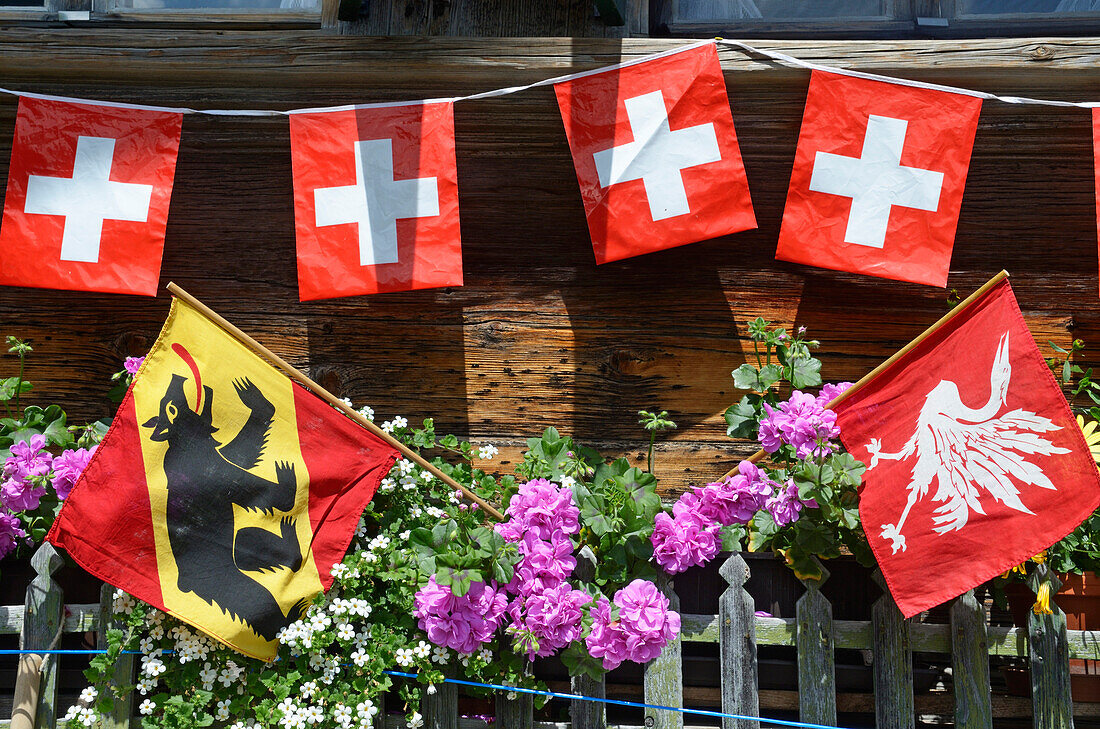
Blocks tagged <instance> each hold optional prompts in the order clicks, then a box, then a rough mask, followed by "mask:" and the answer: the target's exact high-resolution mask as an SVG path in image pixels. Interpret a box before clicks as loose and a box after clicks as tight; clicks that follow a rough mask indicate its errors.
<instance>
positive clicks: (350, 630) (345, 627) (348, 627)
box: [336, 623, 355, 640]
mask: <svg viewBox="0 0 1100 729" xmlns="http://www.w3.org/2000/svg"><path fill="white" fill-rule="evenodd" d="M336 637H337V638H339V639H340V640H355V626H353V625H352V624H351V623H340V624H339V625H337V626H336Z"/></svg>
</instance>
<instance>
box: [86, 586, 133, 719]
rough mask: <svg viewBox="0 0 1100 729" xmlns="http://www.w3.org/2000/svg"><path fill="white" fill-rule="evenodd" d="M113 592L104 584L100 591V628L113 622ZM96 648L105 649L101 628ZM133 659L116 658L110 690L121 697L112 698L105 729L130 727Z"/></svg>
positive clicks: (104, 633) (104, 638)
mask: <svg viewBox="0 0 1100 729" xmlns="http://www.w3.org/2000/svg"><path fill="white" fill-rule="evenodd" d="M114 592H115V588H114V587H113V586H111V585H106V584H105V585H103V587H102V588H101V590H100V604H99V608H100V612H99V625H100V626H108V625H111V624H112V622H113V620H112V617H111V616H112V614H113V610H114ZM96 646H97V647H98V648H100V649H106V648H107V632H106V629H105V627H101V629H100V630H99V634H98V635H97V636H96ZM134 658H135V656H134V655H133V654H123V655H121V656H119V657H118V661H117V662H116V663H115V670H114V672H113V673H112V674H111V680H110V688H111V690H112V691H118V692H119V693H120V694H121V696H115V697H114V705H113V706H112V707H111V713H109V714H107V715H105V716H104V717H103V718H102V722H103V726H104V728H105V729H128V727H129V726H130V716H131V715H132V714H133V713H134V692H133V690H129V687H130V686H133V685H134V665H135V661H134Z"/></svg>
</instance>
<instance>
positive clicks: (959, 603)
mask: <svg viewBox="0 0 1100 729" xmlns="http://www.w3.org/2000/svg"><path fill="white" fill-rule="evenodd" d="M951 657H952V660H951V666H952V672H951V677H952V679H953V682H954V684H955V725H956V726H957V727H959V729H992V727H993V709H992V705H991V703H990V688H989V642H988V641H987V640H986V615H985V608H984V607H982V606H981V605H980V604H978V601H977V599H976V598H975V597H974V591H973V590H968V591H967V592H966V594H964V595H963V596H962V597H960V598H958V599H956V600H955V602H954V604H953V605H952V606H951Z"/></svg>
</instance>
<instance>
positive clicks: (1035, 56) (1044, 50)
mask: <svg viewBox="0 0 1100 729" xmlns="http://www.w3.org/2000/svg"><path fill="white" fill-rule="evenodd" d="M1027 56H1028V60H1031V61H1053V60H1054V49H1053V48H1051V47H1050V46H1045V45H1041V44H1040V45H1037V46H1034V47H1033V48H1030V49H1028V52H1027Z"/></svg>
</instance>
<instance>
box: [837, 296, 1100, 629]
mask: <svg viewBox="0 0 1100 729" xmlns="http://www.w3.org/2000/svg"><path fill="white" fill-rule="evenodd" d="M834 410H835V411H836V413H837V424H838V425H839V426H840V429H841V440H842V441H843V442H844V446H845V448H847V449H848V451H849V452H850V453H852V455H854V456H855V457H856V458H858V459H860V460H861V461H863V462H864V463H866V464H867V471H866V473H865V475H864V478H863V486H862V488H861V492H860V501H859V514H860V520H861V521H862V523H863V528H864V531H865V532H866V534H867V540H868V541H869V542H870V545H871V549H872V550H873V551H874V554H875V558H876V560H877V561H878V564H879V567H880V568H881V569H882V574H883V576H884V577H885V578H886V583H887V585H888V586H889V588H890V593H891V594H892V595H893V597H894V600H895V602H897V605H898V607H899V608H900V609H901V612H902V613H903V614H904V615H905V616H906V617H912V616H913V615H916V614H917V613H919V612H921V611H922V610H925V609H927V608H930V607H933V606H935V605H939V604H940V603H942V602H944V601H946V600H949V599H951V598H953V597H956V596H958V595H961V594H962V593H964V592H966V591H967V590H969V589H970V588H972V587H974V586H976V585H979V584H981V583H982V582H985V581H986V580H988V579H990V578H992V577H994V576H996V575H999V574H1001V573H1003V572H1005V571H1006V570H1008V569H1009V568H1011V567H1014V566H1015V565H1018V564H1020V563H1022V562H1024V561H1025V560H1027V559H1028V558H1030V557H1031V556H1033V555H1035V554H1038V553H1039V552H1041V551H1042V550H1044V549H1046V548H1047V547H1049V546H1050V545H1051V544H1053V543H1054V542H1056V541H1058V540H1059V539H1061V538H1062V537H1064V536H1065V535H1067V534H1069V533H1070V532H1071V531H1073V530H1074V529H1075V528H1076V527H1077V526H1078V525H1079V524H1080V523H1081V522H1082V521H1084V520H1085V519H1086V518H1087V517H1088V516H1089V515H1090V514H1092V512H1093V511H1094V510H1095V509H1096V507H1097V505H1098V504H1100V471H1098V470H1097V467H1096V464H1095V463H1094V462H1093V459H1092V456H1091V455H1090V453H1089V449H1088V446H1087V445H1086V444H1085V440H1084V436H1083V435H1082V433H1081V430H1080V428H1079V427H1078V425H1077V422H1076V420H1075V419H1074V417H1073V414H1072V413H1071V412H1070V409H1069V406H1068V405H1067V404H1066V401H1065V398H1063V397H1062V393H1061V390H1060V389H1059V388H1058V385H1057V383H1056V382H1055V380H1054V376H1053V375H1052V374H1051V372H1050V370H1049V368H1048V367H1047V365H1046V363H1045V362H1044V361H1043V358H1042V356H1041V355H1040V353H1039V350H1038V348H1037V347H1036V346H1035V341H1034V340H1033V339H1032V337H1031V333H1030V332H1029V331H1028V328H1027V326H1026V325H1025V323H1024V319H1023V316H1022V315H1021V313H1020V308H1019V306H1018V305H1017V303H1016V299H1015V297H1014V296H1013V295H1012V289H1011V287H1010V286H1009V284H1008V282H1007V281H1003V282H1001V283H998V284H997V285H996V286H994V287H993V288H992V289H991V290H990V291H989V292H988V293H986V294H985V295H983V296H981V297H980V298H978V299H977V300H975V301H974V302H973V303H971V304H970V305H968V306H967V307H966V309H964V310H963V311H960V312H958V313H957V314H956V315H955V316H954V317H953V318H951V319H950V320H949V321H948V322H947V323H946V324H944V325H942V326H941V327H939V328H938V329H936V330H934V331H933V332H932V333H931V335H930V336H928V338H926V339H925V340H923V341H922V342H920V343H919V344H918V345H917V346H916V347H915V348H913V349H912V350H911V351H909V352H907V353H906V354H904V355H903V356H902V357H900V358H899V359H898V360H897V361H895V362H894V363H892V364H891V365H890V366H889V367H887V368H886V369H885V370H884V371H883V372H882V373H881V374H879V375H877V376H876V377H875V378H874V379H872V380H871V381H870V382H868V383H867V384H866V385H864V386H862V387H861V388H860V389H858V390H856V391H855V392H853V393H852V394H851V395H850V396H849V397H847V399H845V400H843V401H841V402H840V403H838V404H837V405H836V406H835V407H834Z"/></svg>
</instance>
